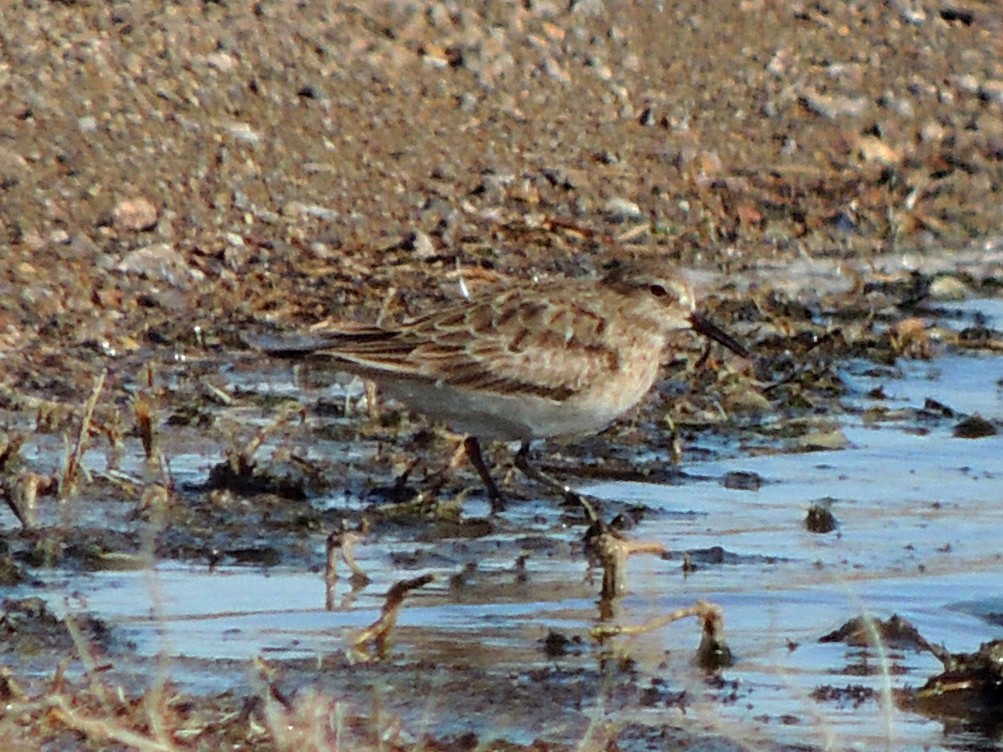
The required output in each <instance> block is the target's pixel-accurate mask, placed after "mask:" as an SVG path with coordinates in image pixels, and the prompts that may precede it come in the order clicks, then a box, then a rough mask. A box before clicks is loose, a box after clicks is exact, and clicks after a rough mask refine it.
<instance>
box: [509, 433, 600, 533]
mask: <svg viewBox="0 0 1003 752" xmlns="http://www.w3.org/2000/svg"><path fill="white" fill-rule="evenodd" d="M515 466H516V467H517V468H519V470H521V471H522V473H523V475H525V476H527V477H529V478H532V479H533V480H535V481H537V482H538V483H542V484H543V485H545V486H547V488H550V489H553V490H554V491H557V492H558V493H559V494H561V495H562V496H563V497H564V498H565V499H567V500H568V501H569V502H571V503H573V504H580V505H581V507H582V509H584V510H585V514H586V516H587V517H588V518H589V522H593V523H595V522H599V515H597V514H596V510H595V508H594V507H593V506H592V503H591V502H590V501H589V500H588V499H586V498H585V497H584V496H582V495H581V494H580V493H578V492H577V491H574V490H572V488H571V486H569V485H567V484H565V483H561V482H560V481H559V480H557V479H555V478H551V477H550V476H549V475H547V474H546V473H544V472H543V471H542V470H538V469H536V468H535V467H533V466H532V465H531V464H529V442H528V441H524V442H522V445H521V446H520V447H519V451H518V452H516V454H515Z"/></svg>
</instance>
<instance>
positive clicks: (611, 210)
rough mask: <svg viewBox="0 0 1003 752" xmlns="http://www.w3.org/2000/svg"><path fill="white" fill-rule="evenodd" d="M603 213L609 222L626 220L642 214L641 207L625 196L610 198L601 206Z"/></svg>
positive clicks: (638, 217)
mask: <svg viewBox="0 0 1003 752" xmlns="http://www.w3.org/2000/svg"><path fill="white" fill-rule="evenodd" d="M603 213H604V214H605V215H606V218H607V219H609V220H610V221H611V222H626V221H627V220H630V219H640V218H641V216H642V213H641V207H640V206H638V205H637V204H636V203H634V202H633V201H630V200H629V199H625V198H611V199H610V200H609V201H607V202H606V206H604V207H603Z"/></svg>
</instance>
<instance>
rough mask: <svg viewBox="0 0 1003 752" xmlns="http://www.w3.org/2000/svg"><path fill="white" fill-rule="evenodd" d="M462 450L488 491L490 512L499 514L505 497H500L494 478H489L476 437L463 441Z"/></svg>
mask: <svg viewBox="0 0 1003 752" xmlns="http://www.w3.org/2000/svg"><path fill="white" fill-rule="evenodd" d="M463 449H464V451H465V452H466V453H467V459H469V460H470V464H471V465H473V466H474V469H475V470H476V471H477V474H478V475H479V476H481V480H482V481H483V482H484V487H485V488H486V489H487V491H488V500H489V501H490V502H491V511H492V512H500V511H501V510H503V509H504V508H505V497H504V496H502V493H501V491H499V490H498V486H497V485H496V484H495V481H494V478H492V477H491V471H490V470H488V466H487V463H486V462H485V461H484V457H483V455H481V444H480V442H479V441H477V437H476V436H468V437H467V438H465V439H464V440H463Z"/></svg>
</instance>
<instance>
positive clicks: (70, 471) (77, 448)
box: [59, 369, 108, 500]
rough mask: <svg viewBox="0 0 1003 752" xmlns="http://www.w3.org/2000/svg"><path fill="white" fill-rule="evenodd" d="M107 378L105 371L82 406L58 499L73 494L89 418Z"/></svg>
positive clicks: (89, 421)
mask: <svg viewBox="0 0 1003 752" xmlns="http://www.w3.org/2000/svg"><path fill="white" fill-rule="evenodd" d="M107 377H108V370H107V369H105V370H104V371H102V372H101V374H100V375H99V376H98V377H97V380H96V381H95V382H94V389H93V390H92V391H91V396H90V399H88V400H87V403H86V404H85V405H84V414H83V418H82V419H81V420H80V430H79V431H78V432H77V441H76V444H75V445H74V447H73V451H72V452H70V453H69V455H68V456H67V458H66V467H65V468H64V469H63V477H62V478H61V479H60V481H59V498H60V500H64V499H66V498H68V497H69V495H70V494H71V493H72V492H73V484H74V481H75V480H76V476H77V471H78V469H79V468H80V458H81V456H82V455H83V453H84V449H85V445H86V444H87V436H88V433H89V432H90V427H91V418H92V417H93V416H94V408H95V407H96V406H97V403H98V397H99V396H100V394H101V390H102V389H103V388H104V381H105V379H106V378H107Z"/></svg>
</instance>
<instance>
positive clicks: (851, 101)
mask: <svg viewBox="0 0 1003 752" xmlns="http://www.w3.org/2000/svg"><path fill="white" fill-rule="evenodd" d="M800 100H801V104H803V105H804V106H805V107H806V108H808V109H809V110H810V111H812V112H814V113H815V114H816V115H820V116H822V117H824V118H828V119H829V120H836V119H837V118H841V117H860V116H861V115H863V114H865V113H866V112H867V108H868V106H869V102H868V100H867V98H866V97H834V96H829V95H827V94H821V93H819V92H817V91H813V90H811V89H808V90H806V91H805V92H804V93H803V94H802V95H801V97H800Z"/></svg>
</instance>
